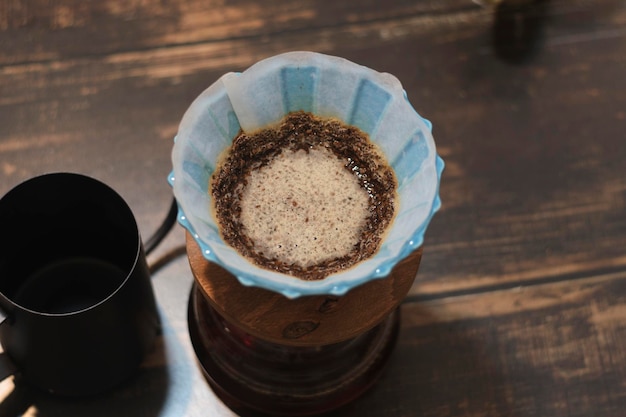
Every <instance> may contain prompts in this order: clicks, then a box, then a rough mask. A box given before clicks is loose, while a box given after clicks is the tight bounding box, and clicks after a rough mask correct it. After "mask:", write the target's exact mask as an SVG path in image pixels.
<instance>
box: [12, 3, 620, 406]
mask: <svg viewBox="0 0 626 417" xmlns="http://www.w3.org/2000/svg"><path fill="white" fill-rule="evenodd" d="M495 3H497V2H495ZM519 3H520V0H517V1H510V2H508V3H501V4H500V5H499V6H494V4H492V3H490V2H489V1H485V4H483V5H478V4H476V3H474V2H472V1H471V0H411V1H409V0H386V1H384V2H383V1H376V0H352V1H343V2H342V1H331V0H324V1H315V0H284V1H279V0H264V1H253V0H230V1H224V0H98V1H96V0H93V1H86V0H56V1H45V0H30V1H28V0H0V194H4V193H6V192H7V191H8V190H9V189H11V188H12V187H13V186H15V185H17V184H18V183H20V182H21V181H23V180H25V179H27V178H30V177H32V176H35V175H38V174H41V173H45V172H50V171H74V172H79V173H83V174H87V175H90V176H93V177H96V178H98V179H100V180H102V181H104V182H106V183H107V184H109V185H110V186H112V187H113V188H114V189H116V190H117V191H118V192H119V193H120V194H121V195H122V196H123V197H124V198H125V199H126V201H127V202H128V203H129V205H130V206H131V208H132V209H133V211H134V213H135V215H136V216H137V219H138V222H139V225H140V229H141V231H142V234H143V235H144V237H147V236H148V235H150V234H151V233H152V232H153V231H154V230H155V229H156V228H157V226H158V225H159V224H160V222H161V220H162V218H163V217H164V216H165V214H166V212H167V209H168V206H169V204H170V198H171V190H170V188H169V186H168V185H167V183H166V176H167V174H168V172H169V170H170V169H171V164H170V151H171V148H172V143H173V142H172V138H173V136H174V135H175V133H176V131H177V124H178V122H179V121H180V118H181V116H182V114H183V112H184V111H185V110H186V108H187V107H188V105H189V104H190V103H191V101H192V100H193V99H194V98H195V97H196V96H197V95H198V94H199V93H200V92H201V91H202V90H203V89H204V88H205V87H207V86H208V85H210V84H211V83H212V82H213V81H215V80H216V79H217V78H218V77H219V76H220V75H221V74H223V73H225V72H227V71H233V70H242V69H245V68H246V67H248V66H249V65H251V64H252V63H254V62H256V61H258V60H259V59H261V58H264V57H268V56H271V55H274V54H277V53H280V52H284V51H289V50H313V51H318V52H324V53H328V54H333V55H339V56H343V57H346V58H348V59H350V60H353V61H356V62H358V63H361V64H364V65H367V66H369V67H371V68H374V69H377V70H379V71H387V72H390V73H393V74H394V75H396V76H397V77H398V78H399V79H400V80H401V81H402V83H403V85H404V86H405V88H406V91H407V93H408V96H409V98H410V100H411V102H412V103H413V105H414V107H415V108H416V109H417V110H418V111H419V112H420V113H421V114H422V115H423V116H425V117H427V118H429V119H430V120H431V121H432V122H433V124H434V132H433V133H434V136H435V140H436V142H437V146H438V151H439V153H440V154H441V156H442V157H443V158H444V159H445V161H446V163H447V166H446V170H445V171H444V175H443V179H442V184H441V198H442V201H443V207H442V210H441V211H440V212H439V213H438V214H437V215H436V216H435V218H434V220H433V222H432V223H431V226H430V228H429V230H428V232H427V234H426V239H425V244H424V252H423V259H422V264H421V268H420V272H419V274H418V278H417V280H416V281H415V284H414V286H413V287H412V289H411V291H410V293H409V296H408V297H407V299H406V302H405V303H404V304H403V306H402V324H401V331H400V337H399V341H398V345H397V347H396V350H395V351H394V353H393V356H392V358H391V362H390V364H389V367H388V368H387V370H386V372H385V373H384V375H383V377H382V379H381V380H380V381H379V383H378V384H377V385H375V387H374V388H373V389H372V390H371V391H370V392H369V393H368V394H367V395H366V396H364V397H363V398H361V399H359V400H357V401H356V402H354V403H353V404H351V405H349V406H348V407H347V408H345V409H343V410H341V411H338V412H336V413H333V414H332V415H333V416H364V417H367V416H433V417H439V416H515V417H535V416H537V417H558V416H570V417H572V416H592V417H599V416H624V415H626V162H625V160H626V134H625V133H624V132H625V130H626V5H625V2H624V1H623V0H596V1H591V0H552V1H549V0H543V1H541V0H538V1H534V2H531V4H522V5H520V4H519ZM522 3H523V1H522ZM183 246H184V233H183V230H182V228H180V227H177V228H176V229H175V230H174V231H173V232H172V233H170V235H169V236H168V237H167V239H166V240H165V241H164V242H163V243H162V245H161V246H160V247H159V248H157V250H156V251H155V252H153V254H151V256H150V257H149V261H150V263H151V264H152V265H153V268H154V274H153V282H154V287H155V291H156V294H157V299H158V303H159V307H160V310H161V314H162V317H163V322H164V334H163V337H161V338H160V339H159V341H158V344H157V348H156V349H155V352H154V353H153V354H152V355H151V356H150V357H149V358H148V359H147V360H146V361H145V363H144V364H143V365H142V367H141V370H140V372H139V374H138V375H137V376H136V377H135V378H133V379H132V380H131V381H129V382H128V383H126V384H124V385H123V386H121V387H119V389H116V390H115V391H113V392H110V393H108V394H106V395H102V396H98V397H96V398H88V399H80V400H71V401H70V400H64V399H59V398H53V397H49V396H47V395H44V394H41V393H38V392H35V391H31V390H29V389H26V388H20V387H18V388H17V389H14V386H13V381H12V379H10V378H9V379H6V380H4V381H3V382H0V401H1V402H0V416H3V417H4V416H17V415H22V414H23V413H25V415H28V416H42V417H50V416H63V417H75V416H87V415H89V416H139V417H141V416H146V417H148V416H150V417H153V416H163V417H178V416H219V417H226V416H234V415H235V414H233V413H232V412H231V411H230V410H229V409H228V408H227V407H225V406H224V405H223V404H222V403H221V402H220V401H219V400H218V399H217V398H216V397H215V395H214V394H213V393H212V391H211V390H210V389H209V388H208V386H207V384H206V382H205V381H204V379H203V378H202V375H201V374H200V371H199V368H198V366H197V364H196V362H195V355H194V353H193V350H192V347H191V343H190V341H189V335H188V331H187V321H186V308H187V299H188V295H189V290H190V286H191V283H192V278H191V273H190V270H189V266H188V263H187V259H186V257H185V256H184V253H183Z"/></svg>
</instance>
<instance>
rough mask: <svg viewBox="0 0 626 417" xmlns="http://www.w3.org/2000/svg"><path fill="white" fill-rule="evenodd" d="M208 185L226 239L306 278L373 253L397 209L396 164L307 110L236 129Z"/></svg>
mask: <svg viewBox="0 0 626 417" xmlns="http://www.w3.org/2000/svg"><path fill="white" fill-rule="evenodd" d="M210 187H211V194H212V196H213V202H214V206H213V207H212V209H213V214H214V216H215V217H216V219H217V222H218V225H219V227H220V231H221V234H222V237H223V239H224V240H225V241H226V242H227V243H228V244H229V245H231V246H233V247H234V248H235V249H236V250H238V251H239V252H240V253H241V254H242V255H243V256H245V257H247V258H248V259H250V260H252V261H253V262H254V263H255V264H257V265H258V266H260V267H262V268H267V269H271V270H274V271H277V272H281V273H284V274H288V275H292V276H294V277H297V278H300V279H305V280H315V279H322V278H324V277H326V276H328V275H330V274H333V273H336V272H339V271H341V270H344V269H347V268H350V267H352V266H354V265H355V264H356V263H358V262H360V261H362V260H364V259H367V258H369V257H370V256H372V255H374V254H375V253H376V252H377V251H378V248H379V246H380V243H381V241H382V239H383V237H384V234H385V231H386V229H387V228H388V226H389V225H390V224H391V222H392V220H393V217H394V213H395V211H396V210H395V204H396V188H397V181H396V178H395V175H394V172H393V170H392V168H391V167H390V166H389V165H388V164H387V162H386V161H385V158H384V157H383V155H382V153H381V152H380V151H379V150H378V148H377V147H376V145H375V144H374V143H372V142H371V141H370V140H369V138H368V136H367V135H366V134H365V133H363V132H362V131H360V130H359V129H358V128H356V127H353V126H348V125H345V124H343V123H342V122H340V121H338V120H335V119H330V118H320V117H317V116H314V115H312V114H310V113H305V112H293V113H290V114H288V115H287V116H286V117H285V118H284V119H283V120H282V121H281V122H280V123H279V124H278V125H277V126H272V127H270V128H267V129H263V130H260V131H257V132H254V133H252V134H247V133H244V132H240V133H239V134H238V135H237V136H236V137H235V139H234V140H233V143H232V145H231V146H230V148H229V149H227V150H226V151H225V153H224V155H222V157H221V159H220V161H219V164H218V167H217V169H216V170H215V172H214V173H213V176H212V178H211V183H210Z"/></svg>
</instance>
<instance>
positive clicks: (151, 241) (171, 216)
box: [144, 198, 178, 255]
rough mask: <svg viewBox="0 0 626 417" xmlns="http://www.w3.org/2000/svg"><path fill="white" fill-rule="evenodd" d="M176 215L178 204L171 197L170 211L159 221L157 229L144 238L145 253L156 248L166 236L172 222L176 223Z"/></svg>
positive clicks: (172, 224)
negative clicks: (146, 238) (159, 224)
mask: <svg viewBox="0 0 626 417" xmlns="http://www.w3.org/2000/svg"><path fill="white" fill-rule="evenodd" d="M177 216H178V204H177V203H176V199H175V198H173V199H172V204H171V205H170V211H169V212H168V213H167V216H166V217H165V219H164V220H163V223H161V226H159V228H158V229H157V231H156V232H154V234H153V235H152V236H150V237H149V238H148V240H146V243H145V244H144V249H145V251H146V255H147V254H149V253H150V252H152V251H153V250H154V249H156V247H157V246H159V243H161V241H162V240H163V239H164V238H165V236H167V234H168V233H169V231H170V230H172V227H173V226H174V224H176V217H177Z"/></svg>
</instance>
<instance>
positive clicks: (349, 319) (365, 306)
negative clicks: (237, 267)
mask: <svg viewBox="0 0 626 417" xmlns="http://www.w3.org/2000/svg"><path fill="white" fill-rule="evenodd" d="M187 254H188V257H189V264H190V266H191V270H192V272H193V276H194V280H195V285H194V288H193V290H192V293H191V297H190V301H189V330H190V335H191V340H192V343H193V345H194V349H195V351H196V354H197V356H198V360H199V362H200V365H201V367H202V369H203V371H204V375H205V377H206V378H207V381H208V382H209V384H210V385H211V387H212V388H213V390H214V391H215V392H216V394H217V395H218V396H220V398H221V399H222V400H223V401H224V402H225V403H226V404H227V405H229V406H230V407H231V408H233V409H234V410H236V411H237V412H240V413H242V415H246V414H245V412H246V410H253V411H256V412H257V413H258V412H261V413H266V414H271V415H284V416H305V415H315V414H318V413H322V412H325V411H329V410H332V409H336V408H338V407H340V406H342V405H345V404H347V403H349V402H350V401H352V400H354V399H356V398H357V397H359V396H360V395H361V394H363V393H364V392H365V391H366V390H367V389H368V388H369V387H371V386H372V385H373V383H374V382H375V381H376V380H377V378H378V377H379V376H380V374H381V373H382V371H383V369H384V365H385V364H386V362H387V359H388V357H389V355H390V354H391V352H392V350H393V347H394V344H395V340H396V338H397V334H398V327H399V305H400V303H401V302H402V300H403V299H404V297H405V296H406V294H407V293H408V291H409V289H410V287H411V285H412V283H413V281H414V279H415V276H416V274H417V270H418V268H419V264H420V260H421V256H422V249H421V248H419V249H416V250H415V251H414V252H412V253H411V254H410V255H409V256H408V257H407V258H405V259H404V260H402V261H401V262H399V263H398V264H397V265H396V266H395V267H394V268H393V270H392V271H391V273H390V274H389V275H388V276H387V277H386V278H382V279H376V280H372V281H369V282H367V283H365V284H363V285H361V286H359V287H356V288H354V289H352V290H350V291H349V292H348V293H347V294H345V295H343V296H341V297H334V296H326V295H319V296H303V297H300V298H296V299H288V298H286V297H285V296H283V295H281V294H278V293H275V292H272V291H269V290H265V289H261V288H257V287H246V286H243V285H242V284H240V283H239V281H238V280H237V279H236V277H235V276H233V275H232V274H230V273H229V272H228V271H226V270H225V269H223V268H222V267H220V266H218V265H216V264H214V263H212V262H209V261H208V260H206V259H205V258H204V257H203V256H202V253H201V251H200V248H199V247H198V245H197V244H196V242H195V241H194V240H193V238H192V237H191V236H190V235H189V234H187ZM255 415H258V414H255Z"/></svg>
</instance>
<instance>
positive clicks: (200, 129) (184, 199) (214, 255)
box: [169, 52, 444, 298]
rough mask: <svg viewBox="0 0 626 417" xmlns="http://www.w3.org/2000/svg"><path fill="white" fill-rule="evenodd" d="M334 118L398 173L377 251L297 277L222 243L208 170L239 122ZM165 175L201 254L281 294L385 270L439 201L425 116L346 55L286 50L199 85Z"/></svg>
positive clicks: (327, 287) (437, 166)
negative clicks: (394, 201) (330, 270)
mask: <svg viewBox="0 0 626 417" xmlns="http://www.w3.org/2000/svg"><path fill="white" fill-rule="evenodd" d="M298 110H303V111H306V112H311V113H313V114H315V115H317V116H321V117H333V118H337V119H339V120H341V121H343V122H344V123H346V124H349V125H353V126H356V127H358V128H359V129H361V130H362V131H363V132H365V133H367V134H368V135H369V136H370V139H371V140H372V141H373V142H375V143H376V144H377V145H378V147H379V148H380V149H381V150H382V152H383V153H384V155H385V157H386V159H387V161H388V162H389V163H390V165H391V167H392V168H393V169H394V171H395V174H396V177H397V180H398V196H399V197H398V198H399V204H398V206H397V207H398V210H397V214H396V216H395V219H394V221H393V223H392V224H391V226H390V228H389V230H388V232H387V233H386V235H385V239H384V241H383V242H382V244H381V247H380V249H379V251H378V252H377V253H376V254H375V255H374V256H372V257H371V258H369V259H367V260H365V261H362V262H360V263H358V264H357V265H355V266H353V267H352V268H350V269H347V270H344V271H342V272H339V273H336V274H333V275H330V276H328V277H326V278H324V279H322V280H317V281H305V280H301V279H298V278H295V277H291V276H288V275H285V274H281V273H277V272H273V271H271V270H268V269H263V268H260V267H258V266H256V265H255V264H253V263H252V262H250V261H249V260H248V259H246V258H244V257H243V256H241V255H240V254H239V253H238V252H237V251H236V250H235V249H234V248H232V247H231V246H229V245H228V244H226V243H225V242H224V241H223V240H222V238H221V236H220V232H219V229H218V225H217V223H216V220H215V218H214V217H213V215H212V212H211V207H212V203H211V198H212V197H211V193H210V190H209V182H210V177H211V175H212V173H213V172H214V170H215V169H216V164H217V161H218V158H219V156H220V155H221V154H222V152H223V151H225V149H226V148H228V146H229V145H230V143H231V142H232V140H233V138H234V137H235V136H236V135H237V134H238V133H239V131H240V129H242V130H244V131H246V132H248V131H254V130H257V129H260V128H263V127H267V126H271V125H275V124H276V123H278V122H280V121H281V120H282V119H283V117H284V116H285V115H286V114H288V113H290V112H293V111H298ZM172 162H173V171H172V173H171V174H170V176H169V182H170V184H171V185H172V187H173V190H174V196H175V197H176V200H177V202H178V205H179V216H178V220H179V222H180V223H181V224H182V226H184V227H185V228H186V229H187V230H188V231H189V233H190V234H191V236H193V238H194V239H195V240H196V242H197V243H198V245H199V247H200V248H201V250H202V253H203V255H204V257H205V258H206V259H207V260H209V261H211V262H215V263H217V264H218V265H220V266H222V267H224V268H225V269H226V270H228V271H229V272H231V273H232V274H233V275H235V276H236V277H237V279H238V280H239V281H240V282H241V283H242V284H243V285H247V286H258V287H262V288H265V289H268V290H271V291H275V292H278V293H281V294H283V295H285V296H286V297H289V298H296V297H299V296H302V295H320V294H330V295H343V294H345V293H346V292H347V291H348V290H350V289H351V288H354V287H355V286H357V285H360V284H363V283H365V282H367V281H369V280H372V279H376V278H381V277H385V276H386V275H387V274H388V273H389V272H390V270H391V269H392V268H393V267H394V266H395V265H396V264H397V263H398V262H399V261H400V260H402V259H404V258H405V257H406V256H407V255H408V254H409V253H411V252H412V251H413V250H414V249H416V248H418V247H419V246H421V245H422V243H423V238H424V232H425V231H426V228H427V226H428V223H429V222H430V219H431V218H432V216H433V214H434V213H435V212H436V211H437V210H438V209H439V207H440V206H441V202H440V199H439V181H440V178H441V172H442V170H443V165H444V164H443V160H442V159H441V158H440V157H439V156H438V155H437V153H436V149H435V142H434V140H433V137H432V135H431V124H430V122H429V121H427V120H426V119H423V118H422V117H420V116H419V114H417V112H416V111H415V110H414V109H413V107H412V106H411V104H410V103H409V102H408V100H407V97H406V94H405V92H404V90H403V88H402V85H401V84H400V82H399V81H398V80H397V79H396V78H395V77H394V76H392V75H390V74H386V73H379V72H376V71H374V70H372V69H369V68H366V67H364V66H361V65H357V64H355V63H352V62H350V61H348V60H346V59H343V58H338V57H332V56H328V55H323V54H319V53H313V52H290V53H285V54H282V55H277V56H275V57H271V58H268V59H265V60H263V61H260V62H258V63H257V64H255V65H253V66H252V67H250V68H248V69H247V70H245V71H244V72H242V73H228V74H225V75H224V76H222V77H221V78H220V79H219V80H217V81H216V82H215V83H214V84H213V85H211V86H210V87H209V88H207V89H206V90H205V91H204V92H203V93H202V94H200V96H198V98H196V100H194V102H193V103H192V104H191V106H190V107H189V109H188V110H187V111H186V113H185V115H184V116H183V119H182V121H181V123H180V126H179V130H178V134H177V136H176V139H175V144H174V148H173V151H172Z"/></svg>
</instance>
